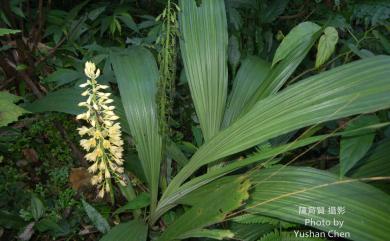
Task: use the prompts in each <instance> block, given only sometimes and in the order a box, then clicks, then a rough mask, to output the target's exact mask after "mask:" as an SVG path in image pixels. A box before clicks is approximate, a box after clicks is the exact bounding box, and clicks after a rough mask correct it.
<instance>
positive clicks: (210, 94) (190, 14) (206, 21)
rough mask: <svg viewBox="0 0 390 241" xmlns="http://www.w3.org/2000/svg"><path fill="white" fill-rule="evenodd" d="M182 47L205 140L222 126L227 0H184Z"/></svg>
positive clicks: (226, 73)
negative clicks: (225, 1)
mask: <svg viewBox="0 0 390 241" xmlns="http://www.w3.org/2000/svg"><path fill="white" fill-rule="evenodd" d="M180 9H181V12H180V15H179V20H180V30H181V34H182V39H181V41H180V47H181V52H182V57H183V62H184V67H185V71H186V75H187V78H188V83H189V86H190V90H191V96H192V99H193V100H194V105H195V110H196V113H197V115H198V118H199V122H200V126H201V129H202V132H203V136H204V138H205V141H206V142H207V141H208V140H210V139H211V138H212V137H213V136H214V135H215V134H216V133H217V132H218V131H219V128H220V126H221V121H222V118H223V113H224V109H225V102H226V96H227V86H228V70H227V45H228V35H227V23H226V13H225V4H224V1H223V0H203V1H202V3H201V5H200V6H199V7H198V6H197V3H196V1H195V0H181V1H180Z"/></svg>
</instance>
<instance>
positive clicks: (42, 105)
mask: <svg viewBox="0 0 390 241" xmlns="http://www.w3.org/2000/svg"><path fill="white" fill-rule="evenodd" d="M82 90H83V89H82V88H79V87H75V88H64V89H60V90H57V91H54V92H50V93H48V94H47V95H46V96H45V97H43V98H41V99H38V100H36V101H34V102H32V103H28V104H26V105H24V107H25V108H26V109H27V110H28V111H31V112H33V113H42V112H49V111H56V112H62V113H67V114H71V115H78V114H80V113H82V112H83V111H84V110H83V108H82V107H80V106H78V104H79V103H80V102H83V101H85V97H83V96H81V92H82ZM111 98H112V99H113V100H114V103H113V104H114V105H115V111H114V112H115V114H116V115H118V116H119V121H120V123H121V125H122V130H123V131H124V132H126V133H128V134H130V130H129V125H128V124H127V120H126V116H125V111H124V110H123V106H122V102H121V100H120V99H119V98H118V97H117V96H112V97H111Z"/></svg>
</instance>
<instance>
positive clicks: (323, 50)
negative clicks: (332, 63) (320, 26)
mask: <svg viewBox="0 0 390 241" xmlns="http://www.w3.org/2000/svg"><path fill="white" fill-rule="evenodd" d="M338 40H339V34H338V32H337V30H336V29H335V28H334V27H326V28H325V29H324V34H323V35H322V36H321V38H320V41H319V42H318V47H317V57H316V68H318V67H320V66H321V65H323V64H324V63H325V62H326V61H327V60H328V59H329V57H330V56H331V55H332V54H333V52H334V50H335V48H336V44H337V41H338Z"/></svg>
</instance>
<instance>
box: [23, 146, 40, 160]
mask: <svg viewBox="0 0 390 241" xmlns="http://www.w3.org/2000/svg"><path fill="white" fill-rule="evenodd" d="M22 153H23V156H24V158H25V159H26V160H27V161H29V162H32V163H36V162H38V159H39V158H38V154H37V152H36V151H35V150H34V149H33V148H26V149H23V150H22Z"/></svg>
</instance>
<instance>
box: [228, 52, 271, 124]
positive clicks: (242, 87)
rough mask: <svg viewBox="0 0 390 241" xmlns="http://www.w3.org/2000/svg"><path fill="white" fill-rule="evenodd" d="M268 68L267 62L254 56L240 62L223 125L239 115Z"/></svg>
mask: <svg viewBox="0 0 390 241" xmlns="http://www.w3.org/2000/svg"><path fill="white" fill-rule="evenodd" d="M269 69H270V65H269V63H267V62H265V61H264V60H262V59H260V58H258V57H255V56H250V57H247V58H246V59H245V60H244V61H243V62H242V64H241V67H240V69H239V70H238V72H237V75H236V77H235V79H234V82H233V88H232V91H231V93H230V95H229V99H228V104H227V106H226V110H225V116H224V120H223V127H227V126H229V125H230V124H231V123H233V122H234V121H235V120H236V119H237V118H238V117H239V115H240V114H241V112H242V110H243V108H244V107H245V105H246V104H247V102H248V101H249V99H250V97H251V96H252V95H253V93H255V91H256V89H257V88H258V87H259V86H260V84H261V82H262V81H263V80H264V79H265V77H266V76H267V74H268V72H269Z"/></svg>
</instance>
